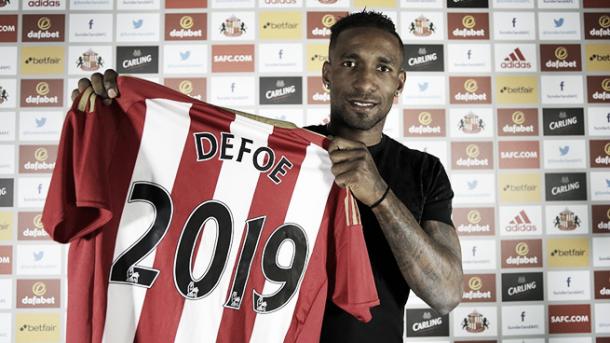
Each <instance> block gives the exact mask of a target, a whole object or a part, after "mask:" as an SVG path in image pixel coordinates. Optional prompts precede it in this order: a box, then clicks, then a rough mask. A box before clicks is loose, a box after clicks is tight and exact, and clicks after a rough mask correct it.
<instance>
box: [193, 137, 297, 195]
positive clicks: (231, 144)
mask: <svg viewBox="0 0 610 343" xmlns="http://www.w3.org/2000/svg"><path fill="white" fill-rule="evenodd" d="M194 137H195V146H196V147H197V161H198V162H201V161H207V160H209V159H211V158H214V156H216V155H218V159H219V160H233V159H235V161H237V162H242V159H243V158H244V157H245V155H249V154H252V164H253V165H254V168H256V170H258V171H259V172H261V173H267V177H269V179H271V181H273V182H274V183H275V184H276V185H277V184H279V183H280V182H282V180H281V179H280V177H281V176H284V175H286V173H287V172H288V170H290V169H291V168H292V166H293V163H292V162H290V160H288V159H287V158H286V157H285V156H282V157H281V158H280V159H279V160H278V161H277V163H276V156H275V152H274V151H273V149H271V148H269V147H266V146H260V147H258V148H257V149H256V150H254V152H253V151H252V149H251V148H250V147H249V146H251V145H252V144H253V143H254V140H252V139H249V138H245V137H236V136H235V135H234V134H232V133H230V132H221V133H220V139H219V137H217V136H216V135H214V134H213V133H211V132H196V133H195V134H194ZM237 141H239V144H238V143H237ZM219 142H220V145H219ZM238 145H239V148H237V146H238ZM235 153H237V155H235Z"/></svg>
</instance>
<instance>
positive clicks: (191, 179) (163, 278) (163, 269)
mask: <svg viewBox="0 0 610 343" xmlns="http://www.w3.org/2000/svg"><path fill="white" fill-rule="evenodd" d="M182 101H184V100H182ZM190 116H191V127H190V129H189V134H188V136H187V137H186V144H185V148H184V150H183V154H182V159H181V160H180V166H179V168H178V171H177V173H176V181H175V182H174V188H173V190H172V193H171V196H172V200H173V204H174V212H173V216H172V223H171V225H170V229H169V230H168V232H167V234H166V236H165V237H164V238H163V240H162V241H161V243H160V244H159V245H158V247H157V252H156V255H155V263H154V268H156V269H158V270H159V271H160V273H159V276H158V278H157V280H156V281H155V284H154V285H153V287H151V288H150V289H149V290H148V292H147V293H146V299H145V301H144V306H143V308H142V314H141V316H140V322H139V323H138V329H137V331H136V336H135V339H134V341H136V342H173V341H174V339H175V336H176V332H177V330H178V325H179V323H180V318H181V316H182V309H183V307H184V298H183V297H182V295H180V293H179V292H178V290H177V289H176V287H175V285H174V257H175V253H176V249H177V244H178V240H179V239H180V235H181V233H182V229H183V227H184V224H185V223H186V220H187V219H188V217H189V215H190V214H191V212H192V211H193V209H195V208H196V207H197V206H198V205H199V204H201V203H202V202H204V201H206V200H209V199H211V198H212V197H213V196H214V191H215V189H216V183H217V181H218V177H219V174H220V169H221V166H222V161H221V160H219V159H218V158H217V156H218V155H216V156H214V157H213V158H212V159H209V160H206V161H202V162H197V155H196V149H195V145H194V144H193V143H194V137H193V133H195V132H211V133H213V134H214V135H215V136H216V137H217V139H219V137H220V132H223V131H224V132H230V129H229V128H230V124H231V122H232V121H233V120H234V119H235V116H234V115H233V114H232V113H229V112H226V111H220V110H217V109H213V108H210V107H208V106H207V105H206V104H200V103H196V104H194V105H193V107H192V108H191V112H190ZM201 236H202V235H199V240H201ZM195 247H196V248H195V252H194V256H197V249H198V247H199V242H196V243H195ZM201 320H205V318H201Z"/></svg>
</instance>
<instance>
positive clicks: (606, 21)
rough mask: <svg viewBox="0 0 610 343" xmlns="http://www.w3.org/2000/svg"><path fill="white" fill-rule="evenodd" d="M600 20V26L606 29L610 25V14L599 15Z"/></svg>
mask: <svg viewBox="0 0 610 343" xmlns="http://www.w3.org/2000/svg"><path fill="white" fill-rule="evenodd" d="M598 22H599V26H601V27H602V28H604V29H606V28H608V27H610V16H607V15H603V16H601V17H599V21H598Z"/></svg>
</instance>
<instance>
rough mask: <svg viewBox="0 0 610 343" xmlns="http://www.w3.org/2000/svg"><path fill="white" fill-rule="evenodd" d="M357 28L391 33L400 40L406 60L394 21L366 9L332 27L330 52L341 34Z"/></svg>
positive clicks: (346, 17) (351, 14)
mask: <svg viewBox="0 0 610 343" xmlns="http://www.w3.org/2000/svg"><path fill="white" fill-rule="evenodd" d="M355 27H374V28H378V29H380V30H383V31H386V32H388V33H391V34H392V35H393V36H394V37H396V39H398V43H399V45H400V56H401V57H402V58H403V60H404V49H403V46H404V45H403V43H402V39H401V38H400V35H399V34H398V33H397V32H396V25H394V22H392V19H390V18H389V17H388V16H387V15H385V14H383V13H381V12H375V11H367V10H366V9H364V10H363V11H362V12H354V13H350V14H349V15H347V16H345V17H342V18H341V19H339V20H338V21H337V22H336V23H335V24H334V25H333V26H331V28H330V44H329V47H328V49H329V51H330V50H331V49H332V48H333V47H334V45H335V42H336V41H337V38H338V37H339V34H340V33H341V32H343V31H345V30H347V29H352V28H355Z"/></svg>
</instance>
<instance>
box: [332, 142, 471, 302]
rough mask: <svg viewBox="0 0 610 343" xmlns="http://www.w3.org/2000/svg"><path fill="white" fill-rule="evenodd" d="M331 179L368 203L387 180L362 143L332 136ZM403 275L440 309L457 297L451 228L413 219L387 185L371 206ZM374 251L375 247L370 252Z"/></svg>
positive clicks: (458, 276) (457, 257)
mask: <svg viewBox="0 0 610 343" xmlns="http://www.w3.org/2000/svg"><path fill="white" fill-rule="evenodd" d="M328 150H329V156H330V159H331V161H332V162H333V167H332V171H333V174H334V175H335V182H336V183H337V184H338V185H339V186H342V187H349V188H350V190H351V191H352V193H353V194H354V196H355V197H356V198H357V199H358V200H360V201H361V202H362V203H364V204H365V205H368V206H371V205H372V204H374V203H375V202H376V201H377V200H378V199H380V198H381V197H382V196H383V194H384V193H385V190H386V188H387V184H386V183H385V181H384V180H383V178H382V177H381V176H380V175H379V172H378V171H377V167H376V166H375V162H374V161H373V158H372V157H371V155H370V153H369V152H368V149H367V148H366V146H365V145H364V144H362V143H358V142H354V141H350V140H347V139H343V138H334V139H333V141H332V142H331V144H330V146H329V149H328ZM373 213H374V214H375V216H376V218H377V221H378V222H379V225H380V226H381V229H382V230H383V233H384V235H385V237H386V240H387V241H388V244H389V245H390V249H391V250H392V254H393V255H394V258H395V259H396V262H397V263H398V267H399V268H400V271H401V273H402V276H403V278H404V279H405V281H406V282H407V283H408V284H409V286H410V287H411V289H413V291H414V292H415V293H416V294H417V295H418V296H419V297H420V298H422V299H423V300H424V301H425V302H426V303H428V305H430V306H431V307H432V308H433V309H435V310H437V311H438V312H440V313H442V314H445V313H448V312H449V311H451V310H452V309H453V308H455V306H457V304H458V303H459V302H460V300H461V298H462V279H463V274H462V257H461V250H460V243H459V240H458V237H457V234H456V233H455V229H454V228H453V227H451V226H450V225H448V224H445V223H443V222H440V221H434V220H429V221H424V222H423V223H422V225H421V226H420V224H419V223H418V222H417V220H416V219H415V218H414V217H413V214H412V213H411V211H409V209H408V208H407V207H406V206H405V205H404V204H403V203H402V202H401V201H400V200H399V199H398V198H397V197H396V195H395V194H394V193H393V192H392V191H391V190H390V191H389V192H388V194H387V195H386V197H385V198H384V199H383V201H382V202H381V203H380V204H379V205H378V206H376V207H374V208H373ZM371 253H374V252H371Z"/></svg>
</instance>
